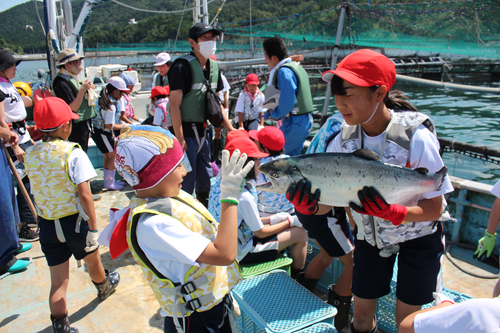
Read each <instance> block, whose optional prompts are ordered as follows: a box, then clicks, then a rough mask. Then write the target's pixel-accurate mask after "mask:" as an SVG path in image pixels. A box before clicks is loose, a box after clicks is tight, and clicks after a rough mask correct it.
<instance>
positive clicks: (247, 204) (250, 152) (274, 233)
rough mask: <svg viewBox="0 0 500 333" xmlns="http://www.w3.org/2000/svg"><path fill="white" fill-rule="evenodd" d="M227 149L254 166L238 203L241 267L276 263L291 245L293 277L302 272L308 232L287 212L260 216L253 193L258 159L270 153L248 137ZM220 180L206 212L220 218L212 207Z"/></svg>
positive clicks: (254, 191) (213, 188)
mask: <svg viewBox="0 0 500 333" xmlns="http://www.w3.org/2000/svg"><path fill="white" fill-rule="evenodd" d="M225 149H226V150H228V151H229V152H230V153H232V152H233V151H234V150H236V149H239V150H240V151H242V152H244V153H245V154H247V156H248V157H249V159H250V160H253V161H254V162H255V166H254V168H253V169H252V170H250V172H249V173H248V175H247V176H246V178H245V184H244V187H245V188H244V189H243V191H242V193H241V195H240V198H239V204H238V230H239V231H238V255H237V259H238V260H239V262H240V263H242V264H252V263H259V262H267V261H273V260H276V258H277V256H278V252H279V251H281V250H283V249H285V248H286V247H288V246H292V251H291V255H290V256H291V258H292V259H293V264H292V277H293V278H295V277H296V276H297V275H298V273H299V272H300V271H301V270H302V268H303V267H304V264H305V260H306V255H307V241H308V237H307V232H306V231H305V230H304V229H303V228H302V225H301V224H300V222H299V221H298V219H297V217H295V216H291V215H290V214H287V213H279V214H274V215H270V216H268V217H262V218H261V217H260V215H259V210H258V209H257V206H258V199H257V191H256V190H255V186H254V182H255V176H256V174H257V173H258V170H257V168H258V166H259V165H260V162H259V158H263V157H267V156H269V154H267V153H263V152H261V151H259V148H258V147H257V145H256V144H255V143H254V142H253V141H252V140H250V139H248V138H235V139H233V140H231V141H230V142H228V143H227V144H226V148H225ZM220 188H221V187H220V186H219V179H217V180H216V182H215V184H214V185H213V187H212V191H210V200H209V211H210V212H213V214H214V216H215V215H219V211H220V206H217V205H214V202H215V200H217V198H218V197H219V192H220Z"/></svg>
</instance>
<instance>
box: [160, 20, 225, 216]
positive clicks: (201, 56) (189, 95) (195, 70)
mask: <svg viewBox="0 0 500 333" xmlns="http://www.w3.org/2000/svg"><path fill="white" fill-rule="evenodd" d="M218 35H220V31H219V30H217V29H214V28H212V27H211V26H209V25H206V24H204V23H196V24H194V25H193V26H192V27H191V28H189V45H191V48H192V50H193V51H192V52H191V53H190V54H188V55H185V56H183V57H179V58H177V59H176V60H175V62H174V63H173V64H172V67H171V68H170V70H169V71H168V73H167V75H168V81H169V83H170V114H171V117H172V126H173V128H174V134H175V136H176V137H177V140H178V141H179V143H180V144H181V146H182V148H183V149H184V150H185V151H186V153H187V156H188V159H189V162H190V163H191V167H192V171H191V172H188V174H187V175H186V176H184V181H183V183H182V189H183V190H184V191H186V192H188V193H190V194H192V193H193V191H194V190H195V184H196V198H197V199H198V200H199V201H200V202H201V203H203V204H204V205H205V206H206V207H207V206H208V194H209V192H210V175H211V166H210V160H211V156H210V147H209V144H208V141H207V138H208V136H207V134H208V131H207V130H208V128H207V123H206V119H205V99H206V87H205V86H204V82H205V80H208V82H209V83H210V85H211V87H212V89H213V90H214V91H216V92H219V91H221V90H222V89H223V88H224V83H223V81H222V78H221V73H220V70H219V68H218V66H217V62H216V61H214V60H212V59H210V57H211V56H212V55H214V54H215V50H216V42H215V37H216V36H218ZM221 109H222V114H223V115H224V121H223V123H222V126H224V127H225V128H226V129H227V130H228V131H232V130H234V128H233V126H232V125H231V124H230V123H229V121H228V120H227V116H226V115H225V112H224V109H223V108H222V105H221Z"/></svg>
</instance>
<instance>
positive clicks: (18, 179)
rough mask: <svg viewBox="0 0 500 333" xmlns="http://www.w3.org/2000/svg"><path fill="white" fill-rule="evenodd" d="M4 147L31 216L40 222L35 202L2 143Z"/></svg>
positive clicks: (3, 145)
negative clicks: (32, 200)
mask: <svg viewBox="0 0 500 333" xmlns="http://www.w3.org/2000/svg"><path fill="white" fill-rule="evenodd" d="M2 147H3V151H4V152H5V156H6V157H7V161H8V162H9V166H10V170H11V171H12V173H13V174H14V177H16V180H17V183H18V184H19V188H20V189H21V192H22V193H23V196H24V199H25V200H26V202H27V203H28V206H29V208H30V210H31V214H33V217H34V218H35V221H38V214H37V212H36V209H35V206H34V205H33V202H31V198H30V196H29V194H28V191H26V188H25V187H24V184H23V181H22V179H21V177H19V174H18V173H17V170H16V167H15V166H14V163H13V162H12V159H11V158H10V155H9V152H8V151H7V148H5V144H4V143H3V141H2Z"/></svg>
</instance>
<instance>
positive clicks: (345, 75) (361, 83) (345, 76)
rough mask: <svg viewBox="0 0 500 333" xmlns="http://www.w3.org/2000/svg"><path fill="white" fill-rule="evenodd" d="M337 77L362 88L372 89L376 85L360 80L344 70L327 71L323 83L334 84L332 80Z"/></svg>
mask: <svg viewBox="0 0 500 333" xmlns="http://www.w3.org/2000/svg"><path fill="white" fill-rule="evenodd" d="M335 75H337V76H338V77H340V78H342V79H344V80H345V81H347V82H349V83H352V84H354V85H357V86H360V87H371V86H373V85H374V84H373V83H371V82H368V81H366V80H364V79H362V78H360V77H359V76H358V75H356V74H353V73H351V72H349V71H346V70H342V69H335V70H331V71H326V72H324V73H323V74H321V78H322V79H323V81H325V82H328V83H330V82H332V79H333V77H334V76H335Z"/></svg>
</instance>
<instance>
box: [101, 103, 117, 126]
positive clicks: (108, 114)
mask: <svg viewBox="0 0 500 333" xmlns="http://www.w3.org/2000/svg"><path fill="white" fill-rule="evenodd" d="M101 113H102V118H103V119H104V124H105V125H110V124H114V123H115V116H116V107H115V105H114V104H111V106H110V107H109V110H104V109H101Z"/></svg>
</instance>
